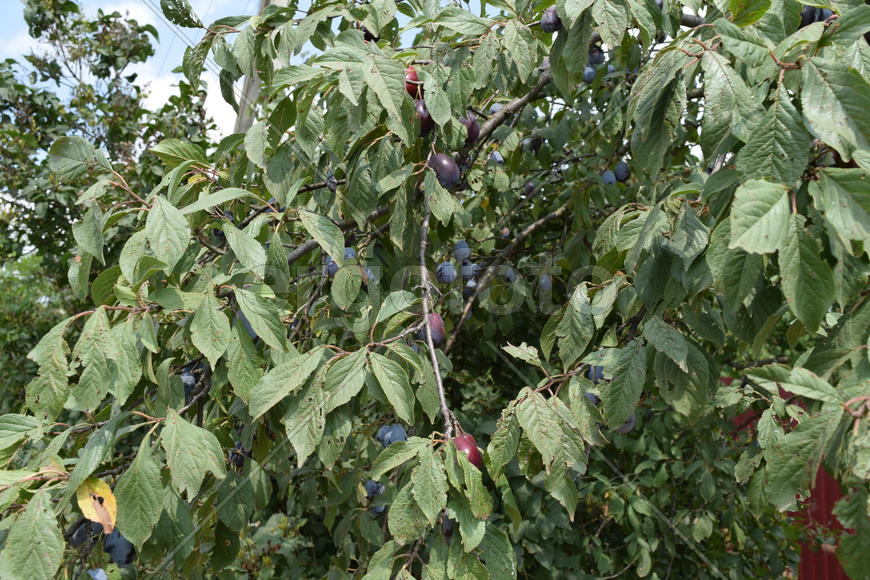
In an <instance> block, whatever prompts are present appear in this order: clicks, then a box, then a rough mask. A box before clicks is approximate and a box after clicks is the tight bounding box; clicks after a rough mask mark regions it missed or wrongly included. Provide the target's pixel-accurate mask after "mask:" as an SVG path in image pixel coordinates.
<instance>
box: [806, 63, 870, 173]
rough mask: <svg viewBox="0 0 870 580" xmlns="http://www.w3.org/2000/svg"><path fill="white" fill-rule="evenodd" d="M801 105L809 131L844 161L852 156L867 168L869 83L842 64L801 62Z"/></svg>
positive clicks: (869, 149) (869, 157) (869, 159)
mask: <svg viewBox="0 0 870 580" xmlns="http://www.w3.org/2000/svg"><path fill="white" fill-rule="evenodd" d="M801 73H802V83H801V88H802V90H801V106H802V109H803V114H804V117H806V119H807V121H808V123H809V128H810V131H812V132H813V134H814V135H815V136H816V137H818V138H819V139H821V140H822V141H824V142H825V143H827V144H828V145H830V146H832V147H833V148H835V149H836V150H837V151H838V152H839V153H840V155H841V156H842V157H843V159H844V160H846V161H848V160H850V159H852V157H853V156H854V157H855V159H856V160H858V162H859V164H861V165H862V166H863V167H864V169H870V143H868V139H870V118H868V115H867V111H868V110H870V82H868V81H867V80H866V79H865V78H864V77H862V76H861V75H860V73H858V71H856V70H855V69H852V68H848V67H846V66H845V65H843V64H840V63H836V62H832V61H827V60H822V59H820V58H816V57H813V58H809V59H806V60H804V61H802V62H801Z"/></svg>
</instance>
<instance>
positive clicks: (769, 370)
mask: <svg viewBox="0 0 870 580" xmlns="http://www.w3.org/2000/svg"><path fill="white" fill-rule="evenodd" d="M747 376H748V377H750V378H752V380H753V381H755V382H756V383H757V384H758V385H759V386H760V387H762V388H764V389H767V390H768V391H769V392H770V393H771V394H773V395H779V392H780V391H779V389H780V387H782V388H783V389H785V390H787V391H788V392H790V393H794V394H795V395H800V396H801V397H806V398H808V399H815V400H817V401H825V402H828V403H843V402H844V401H843V397H842V395H841V394H840V393H838V392H837V390H836V389H835V388H834V387H832V386H831V384H830V383H828V382H827V381H825V380H824V379H822V378H821V377H819V376H818V375H816V374H815V373H813V372H812V371H809V370H807V369H805V368H801V367H794V368H793V369H791V370H789V369H787V368H786V367H784V366H782V365H766V366H763V367H757V368H752V369H748V370H747Z"/></svg>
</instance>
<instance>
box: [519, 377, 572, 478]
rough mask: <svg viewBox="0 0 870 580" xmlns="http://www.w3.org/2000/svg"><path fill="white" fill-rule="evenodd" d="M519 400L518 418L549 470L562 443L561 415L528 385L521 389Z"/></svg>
mask: <svg viewBox="0 0 870 580" xmlns="http://www.w3.org/2000/svg"><path fill="white" fill-rule="evenodd" d="M517 400H518V401H519V402H518V403H517V420H518V421H519V423H520V426H521V427H522V428H523V433H524V434H525V436H526V437H528V438H529V441H531V442H532V445H534V446H535V449H537V450H538V452H539V453H540V454H541V457H542V458H543V460H544V467H545V468H546V469H547V471H549V470H550V466H551V465H552V464H553V460H554V459H555V457H556V454H557V452H558V451H557V450H558V448H559V445H560V444H561V437H562V428H561V427H560V425H559V417H558V416H557V415H556V413H554V412H553V409H552V408H551V407H550V405H549V404H548V403H547V400H546V399H544V397H543V396H541V394H540V393H536V392H535V391H533V390H532V389H530V388H528V387H526V388H524V389H523V390H522V391H520V393H519V395H517Z"/></svg>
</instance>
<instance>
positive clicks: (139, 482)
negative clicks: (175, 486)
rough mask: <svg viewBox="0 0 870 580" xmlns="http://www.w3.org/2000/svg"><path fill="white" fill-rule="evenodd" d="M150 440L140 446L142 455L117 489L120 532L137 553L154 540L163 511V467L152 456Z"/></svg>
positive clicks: (143, 441) (134, 462)
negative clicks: (152, 535) (156, 527)
mask: <svg viewBox="0 0 870 580" xmlns="http://www.w3.org/2000/svg"><path fill="white" fill-rule="evenodd" d="M149 440H150V437H146V438H145V439H143V440H142V442H141V443H140V444H139V452H138V453H137V454H136V458H135V459H134V460H133V462H132V463H130V466H129V467H128V468H127V470H126V471H125V472H124V474H123V475H122V476H121V478H120V479H119V480H118V484H117V485H116V486H115V490H114V491H115V499H116V500H117V501H118V531H120V532H121V535H123V536H124V537H125V538H127V539H128V540H130V542H132V543H133V545H135V546H136V549H137V550H141V549H142V545H143V544H144V543H145V540H147V539H148V538H149V537H150V536H151V531H152V530H153V529H154V526H156V525H157V522H158V521H159V520H160V513H161V512H162V511H163V483H162V480H161V478H160V466H159V465H158V464H157V462H156V461H155V460H154V458H153V457H152V456H151V445H150V441H149Z"/></svg>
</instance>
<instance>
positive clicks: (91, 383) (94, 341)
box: [66, 308, 115, 411]
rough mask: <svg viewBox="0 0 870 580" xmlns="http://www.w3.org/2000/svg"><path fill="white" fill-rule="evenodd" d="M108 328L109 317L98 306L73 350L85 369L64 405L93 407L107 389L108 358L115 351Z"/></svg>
mask: <svg viewBox="0 0 870 580" xmlns="http://www.w3.org/2000/svg"><path fill="white" fill-rule="evenodd" d="M109 330H110V329H109V318H108V317H107V316H106V311H105V310H104V309H102V308H98V309H97V310H96V311H95V312H94V313H93V314H91V315H90V316H89V317H88V320H87V322H86V323H85V327H84V329H82V334H81V336H80V337H79V340H78V342H77V343H76V346H75V349H74V350H73V355H74V356H76V357H78V359H79V360H80V361H81V362H82V365H83V366H84V370H82V373H81V376H80V377H79V381H78V384H77V385H76V386H75V388H73V389H72V390H71V391H70V398H69V400H68V401H67V403H66V406H67V408H69V409H76V410H81V411H85V410H87V411H91V410H94V409H96V408H97V406H98V405H99V404H100V402H102V400H103V398H105V396H106V394H107V393H108V392H109V385H110V383H111V381H112V370H111V368H109V358H110V357H111V356H112V355H113V354H114V352H115V345H114V344H113V343H112V342H110V340H109Z"/></svg>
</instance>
